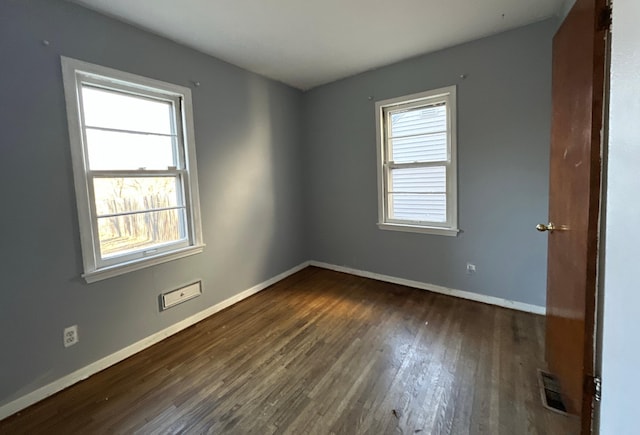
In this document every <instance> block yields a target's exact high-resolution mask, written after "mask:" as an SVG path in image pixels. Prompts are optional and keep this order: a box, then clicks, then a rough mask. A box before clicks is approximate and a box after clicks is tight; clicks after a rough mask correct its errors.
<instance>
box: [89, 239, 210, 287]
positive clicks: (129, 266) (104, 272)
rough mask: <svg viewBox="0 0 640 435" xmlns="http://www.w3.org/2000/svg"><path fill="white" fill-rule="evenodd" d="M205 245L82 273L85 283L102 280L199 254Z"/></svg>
mask: <svg viewBox="0 0 640 435" xmlns="http://www.w3.org/2000/svg"><path fill="white" fill-rule="evenodd" d="M204 247H205V245H196V246H189V247H186V248H183V249H180V250H176V251H172V252H169V253H163V254H159V255H157V256H155V257H145V258H141V259H139V260H133V261H128V262H126V263H122V264H117V265H115V266H108V267H103V268H101V269H97V270H93V271H90V272H86V273H84V274H83V275H82V277H83V278H84V280H85V281H87V283H89V284H90V283H92V282H96V281H102V280H103V279H107V278H112V277H114V276H118V275H123V274H125V273H129V272H133V271H135V270H140V269H144V268H146V267H149V266H155V265H156V264H160V263H166V262H167V261H172V260H177V259H178V258H184V257H188V256H190V255H195V254H199V253H201V252H202V251H204Z"/></svg>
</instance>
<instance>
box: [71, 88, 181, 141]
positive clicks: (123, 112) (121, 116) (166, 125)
mask: <svg viewBox="0 0 640 435" xmlns="http://www.w3.org/2000/svg"><path fill="white" fill-rule="evenodd" d="M82 106H83V109H84V123H85V125H87V126H91V127H102V128H115V129H118V130H132V131H144V132H147V133H160V134H172V133H173V131H172V120H171V118H172V112H173V104H171V103H170V102H167V101H162V100H154V99H150V98H145V97H140V96H137V95H132V94H128V93H125V92H119V91H111V90H106V89H101V88H96V87H94V86H89V85H83V86H82Z"/></svg>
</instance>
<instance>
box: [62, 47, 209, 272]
mask: <svg viewBox="0 0 640 435" xmlns="http://www.w3.org/2000/svg"><path fill="white" fill-rule="evenodd" d="M61 66H62V76H63V83H64V91H65V99H66V109H67V121H68V127H69V139H70V145H71V159H72V165H73V175H74V184H75V193H76V203H77V209H78V220H79V224H80V243H81V246H82V259H83V264H84V273H83V274H82V277H83V278H84V279H85V280H86V281H87V282H89V283H91V282H95V281H99V280H103V279H106V278H110V277H113V276H117V275H122V274H124V273H128V272H132V271H134V270H139V269H142V268H145V267H149V266H153V265H156V264H160V263H164V262H167V261H171V260H175V259H178V258H183V257H186V256H189V255H194V254H198V253H200V252H202V251H203V250H204V246H205V245H204V242H203V236H202V222H201V218H200V199H199V198H200V195H199V190H198V173H197V167H196V149H195V135H194V128H193V108H192V100H191V90H190V89H189V88H187V87H184V86H179V85H174V84H171V83H166V82H162V81H159V80H154V79H150V78H147V77H142V76H139V75H135V74H130V73H126V72H123V71H118V70H115V69H112V68H107V67H104V66H100V65H95V64H91V63H88V62H83V61H79V60H76V59H71V58H68V57H64V56H61ZM83 83H88V84H91V85H97V86H99V87H103V88H105V89H113V90H115V91H124V92H128V93H131V94H137V95H139V96H142V97H144V96H148V97H151V98H154V99H162V100H165V101H168V102H170V103H171V104H172V105H173V107H174V120H173V122H174V123H175V128H176V132H177V134H178V158H177V163H178V166H176V167H175V168H174V167H169V168H167V170H159V171H152V170H146V169H140V170H126V171H90V170H89V162H88V153H87V147H86V140H85V127H84V124H83V115H82V113H83V111H82V99H81V87H82V84H83ZM93 173H95V174H96V175H94V174H93ZM109 175H112V176H127V177H128V176H142V177H144V176H154V175H156V176H157V175H162V176H175V177H178V178H179V179H180V180H181V184H182V192H180V193H181V194H182V195H183V196H184V203H185V208H186V222H185V224H186V225H184V228H185V229H186V240H184V241H180V242H176V243H170V244H166V245H159V246H154V247H153V248H150V249H149V250H146V251H145V250H140V251H136V252H134V253H130V254H123V255H119V256H114V257H113V258H109V259H106V258H101V256H100V243H99V239H98V232H97V231H98V230H97V217H96V216H97V215H96V206H95V201H94V197H93V182H92V180H93V178H94V177H100V176H109Z"/></svg>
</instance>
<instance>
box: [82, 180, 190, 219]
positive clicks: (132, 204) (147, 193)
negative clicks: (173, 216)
mask: <svg viewBox="0 0 640 435" xmlns="http://www.w3.org/2000/svg"><path fill="white" fill-rule="evenodd" d="M93 187H94V195H95V201H96V213H97V215H98V216H104V215H110V214H115V213H126V212H131V211H140V210H150V209H157V208H166V207H176V206H182V205H184V204H183V202H182V200H181V195H180V194H181V189H180V179H179V177H127V178H94V179H93Z"/></svg>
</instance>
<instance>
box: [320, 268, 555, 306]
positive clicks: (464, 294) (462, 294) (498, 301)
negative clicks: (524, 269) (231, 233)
mask: <svg viewBox="0 0 640 435" xmlns="http://www.w3.org/2000/svg"><path fill="white" fill-rule="evenodd" d="M309 265H310V266H316V267H321V268H323V269H330V270H335V271H336V272H344V273H349V274H351V275H356V276H362V277H365V278H372V279H376V280H378V281H386V282H390V283H393V284H400V285H405V286H407V287H415V288H419V289H422V290H429V291H431V292H434V293H441V294H444V295H449V296H455V297H458V298H462V299H469V300H472V301H476V302H482V303H485V304H490V305H497V306H499V307H504V308H510V309H512V310H518V311H525V312H527V313H534V314H540V315H543V316H544V315H545V314H546V308H545V307H541V306H540V305H532V304H525V303H523V302H517V301H511V300H509V299H502V298H496V297H494V296H487V295H482V294H479V293H472V292H468V291H464V290H456V289H452V288H448V287H443V286H440V285H435V284H427V283H424V282H420V281H412V280H409V279H404V278H397V277H395V276H389V275H381V274H379V273H374V272H367V271H364V270H358V269H353V268H351V267H346V266H336V265H335V264H328V263H322V262H320V261H310V262H309Z"/></svg>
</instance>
